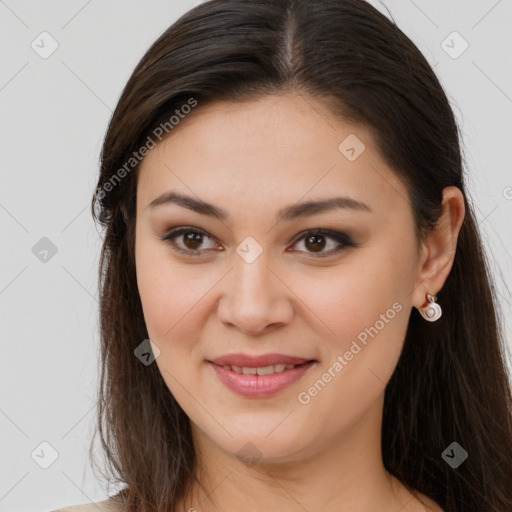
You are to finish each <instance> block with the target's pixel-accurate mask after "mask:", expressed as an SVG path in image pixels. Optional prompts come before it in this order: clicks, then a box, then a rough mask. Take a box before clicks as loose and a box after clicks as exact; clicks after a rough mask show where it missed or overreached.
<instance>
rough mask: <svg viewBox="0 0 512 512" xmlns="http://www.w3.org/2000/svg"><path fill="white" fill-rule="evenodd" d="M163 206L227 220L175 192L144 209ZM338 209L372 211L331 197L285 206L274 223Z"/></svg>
mask: <svg viewBox="0 0 512 512" xmlns="http://www.w3.org/2000/svg"><path fill="white" fill-rule="evenodd" d="M164 204H176V205H178V206H181V207H183V208H187V209H189V210H192V211H194V212H196V213H199V214H201V215H207V216H209V217H216V218H217V219H219V220H221V221H224V220H226V219H228V218H229V213H228V212H227V211H226V210H224V209H222V208H219V207H218V206H214V205H213V204H210V203H207V202H205V201H203V200H201V199H196V198H194V197H190V196H186V195H183V194H179V193H177V192H172V191H171V192H164V193H163V194H162V195H160V196H158V197H157V198H155V199H153V201H151V203H149V204H148V205H147V206H146V207H145V208H144V209H149V210H153V209H154V208H156V207H158V206H161V205H164ZM338 208H345V209H349V210H356V211H364V212H371V211H372V209H371V208H370V207H369V206H368V205H367V204H365V203H363V202H361V201H357V200H356V199H352V198H351V197H333V198H329V199H322V200H317V201H306V202H303V203H297V204H294V205H291V206H287V207H286V208H283V209H281V210H279V211H278V212H277V215H276V221H277V222H280V221H292V220H294V219H297V218H302V217H308V216H310V215H314V214H317V213H323V212H327V211H332V210H335V209H338Z"/></svg>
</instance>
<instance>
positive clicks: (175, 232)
mask: <svg viewBox="0 0 512 512" xmlns="http://www.w3.org/2000/svg"><path fill="white" fill-rule="evenodd" d="M186 233H194V234H199V235H203V236H205V237H207V238H212V237H211V236H210V235H208V233H206V232H205V231H203V230H202V229H199V228H192V227H186V226H184V227H180V228H175V229H172V230H171V231H169V232H168V233H167V234H165V235H164V236H163V237H162V238H161V240H162V241H163V242H165V243H167V244H168V245H169V246H171V248H172V249H173V250H174V251H177V252H181V253H183V254H187V255H190V256H193V257H198V256H200V255H201V252H202V251H193V250H190V249H182V248H180V247H177V246H176V245H175V243H174V239H175V238H178V237H179V236H181V235H184V234H186ZM300 235H301V236H300V237H299V238H296V239H295V241H294V242H293V245H295V244H297V243H298V242H300V241H301V240H303V239H307V238H308V237H311V236H318V235H321V236H324V237H326V238H332V239H333V240H335V241H336V242H338V243H339V244H340V245H342V246H343V247H338V248H337V249H334V250H331V251H328V252H325V253H314V252H309V254H312V255H315V254H316V255H317V257H319V258H326V257H328V256H332V255H333V254H337V253H338V252H340V251H342V250H343V249H345V248H347V247H358V244H356V243H355V242H353V241H352V239H351V238H350V237H349V236H348V235H346V234H345V233H341V232H339V231H331V230H329V229H310V230H308V231H304V232H302V233H300ZM299 252H308V251H299Z"/></svg>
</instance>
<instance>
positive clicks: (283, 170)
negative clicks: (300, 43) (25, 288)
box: [135, 95, 418, 461]
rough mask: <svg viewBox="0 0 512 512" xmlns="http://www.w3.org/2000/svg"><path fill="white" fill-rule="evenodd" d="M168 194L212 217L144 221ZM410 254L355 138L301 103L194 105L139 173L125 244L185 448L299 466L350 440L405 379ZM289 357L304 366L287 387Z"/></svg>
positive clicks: (399, 192) (399, 205)
mask: <svg viewBox="0 0 512 512" xmlns="http://www.w3.org/2000/svg"><path fill="white" fill-rule="evenodd" d="M363 144H364V146H363ZM166 193H174V194H176V195H182V196H187V197H190V198H191V199H192V200H193V201H195V202H201V201H202V202H205V203H208V204H210V205H213V206H214V207H215V208H214V209H212V208H208V207H203V208H202V209H197V211H195V210H194V209H191V208H192V204H193V203H192V202H188V203H186V204H185V203H184V202H182V203H181V204H178V202H177V201H168V202H165V201H164V200H162V199H161V200H160V201H158V203H159V204H156V205H151V203H152V202H153V201H154V200H155V199H157V198H161V197H162V195H163V194H166ZM175 197H177V196H175ZM335 198H344V199H340V200H339V201H338V202H337V203H336V204H334V205H331V208H330V209H327V208H322V207H320V206H317V207H313V206H312V205H311V204H310V205H309V206H310V207H309V208H308V207H303V206H300V205H304V204H306V203H316V202H319V203H322V202H324V201H328V200H331V199H335ZM197 204H198V203H196V206H197ZM187 205H188V207H187ZM290 208H292V209H291V210H289V211H288V212H287V214H286V215H283V212H285V211H286V210H288V209H290ZM217 210H218V211H217ZM213 211H216V213H218V216H216V215H213V214H212V212H213ZM280 214H281V215H280ZM416 247H417V246H416V238H415V235H414V226H413V216H412V210H411V206H410V203H409V201H408V195H407V191H406V188H405V186H404V185H403V183H402V182H401V181H400V180H399V179H398V178H397V177H396V176H395V175H394V174H393V172H392V171H391V169H389V168H388V167H387V166H386V164H385V163H384V161H383V160H382V158H381V156H380V155H379V153H378V152H377V148H376V146H375V143H374V141H373V140H372V137H371V135H370V133H369V132H368V131H366V130H365V129H364V128H362V127H359V126H354V125H349V124H346V123H344V122H342V121H341V120H339V119H336V118H333V117H331V115H330V114H329V112H328V110H326V108H324V107H323V106H322V105H320V104H319V103H316V102H315V101H314V100H313V99H311V98H309V99H308V101H306V100H305V99H304V98H302V97H301V96H296V95H286V96H271V97H266V98H264V99H262V100H258V101H254V102H249V103H243V104H242V103H239V104H234V103H224V102H217V103H212V104H209V105H205V106H202V107H201V105H199V106H198V107H197V109H196V110H195V111H194V112H192V113H191V114H189V117H188V118H185V119H184V121H182V122H181V124H180V125H179V126H178V127H176V128H175V129H174V131H173V132H171V135H170V136H169V137H168V138H167V139H164V140H163V141H162V142H161V143H159V144H158V145H157V146H156V147H155V148H154V149H152V150H151V151H150V152H149V154H148V155H147V156H146V158H145V159H144V161H143V162H142V166H141V169H140V176H139V182H138V189H137V221H136V243H135V253H136V268H137V282H138V290H139V293H140V297H141V301H142V306H143V311H144V318H145V322H146V325H147V330H148V333H149V337H150V339H151V340H152V342H153V343H154V345H155V346H156V347H158V349H159V351H160V353H159V355H158V357H157V359H156V361H155V363H156V364H157V365H158V369H159V370H160V372H161V375H162V377H163V379H164V380H165V382H166V384H167V386H168V388H169V390H170V391H171V392H172V394H173V395H174V397H175V398H176V400H177V401H178V403H179V404H180V406H181V407H182V408H183V410H184V411H185V412H186V414H187V415H188V417H189V418H190V420H191V425H192V428H193V432H194V433H195V436H196V437H197V438H201V439H203V440H204V441H205V442H207V443H210V444H212V445H215V446H216V447H218V448H220V449H221V450H222V451H223V452H224V453H226V454H230V455H233V456H236V455H238V456H241V455H248V456H252V455H254V456H255V457H256V456H257V457H258V458H261V460H262V461H265V460H272V461H287V460H290V461H291V460H294V459H298V458H299V457H304V456H311V455H313V454H314V453H318V452H320V451H321V450H325V449H328V448H329V447H330V446H333V443H336V442H338V441H339V440H341V439H343V437H344V435H345V434H346V435H348V433H349V432H351V431H353V430H354V427H356V426H357V425H358V423H359V422H361V420H362V418H363V417H365V415H367V414H368V412H369V411H371V410H373V409H374V408H375V406H376V404H381V403H382V402H381V400H382V397H383V392H384V389H385V385H386V383H387V382H388V380H389V378H390V377H391V374H392V372H393V370H394V368H395V366H396V363H397V361H398V357H399V355H400V351H401V348H402V345H403V340H404V336H405V332H406V327H407V322H408V318H409V315H410V311H411V307H412V304H413V297H412V292H413V290H414V288H415V287H416V285H417V283H416V277H417V272H416V269H417V265H418V258H417V250H416ZM230 354H231V355H232V354H243V355H246V356H262V355H263V356H264V355H268V354H274V355H275V354H278V355H279V356H276V358H274V359H272V358H271V359H268V360H265V359H263V360H260V361H250V360H245V361H244V360H237V359H230V358H229V357H228V360H227V363H229V362H230V361H232V363H231V364H229V365H226V368H223V367H222V366H223V365H224V364H225V363H226V360H224V361H219V360H218V358H221V357H222V356H226V355H230ZM290 357H296V358H300V359H301V360H304V361H306V362H307V361H312V362H310V363H305V364H301V365H298V363H300V361H299V360H296V361H297V363H296V364H297V365H296V366H294V367H293V368H290V367H288V368H287V367H285V370H284V371H282V372H279V371H278V370H282V368H283V365H284V364H286V363H285V362H284V361H286V360H288V361H291V359H290ZM213 360H216V361H217V362H218V363H219V365H216V364H214V363H212V361H213ZM279 361H281V365H280V366H279V365H277V366H273V365H272V364H268V363H272V362H276V364H278V362H279ZM235 363H238V364H235ZM244 363H245V364H244ZM288 364H292V363H288ZM240 366H242V367H245V369H241V368H240ZM257 366H259V367H260V368H259V369H257V370H254V367H257ZM269 366H271V368H270V369H269V368H268V367H269ZM262 367H266V368H262ZM286 368H287V369H286ZM269 371H272V372H275V373H274V374H273V375H265V374H266V373H268V372H269ZM239 372H242V375H240V373H239ZM254 372H256V375H254ZM247 443H250V444H247ZM244 450H246V452H247V454H245V453H244ZM251 450H252V452H253V453H249V452H251Z"/></svg>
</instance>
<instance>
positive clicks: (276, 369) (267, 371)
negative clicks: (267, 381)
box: [224, 364, 296, 375]
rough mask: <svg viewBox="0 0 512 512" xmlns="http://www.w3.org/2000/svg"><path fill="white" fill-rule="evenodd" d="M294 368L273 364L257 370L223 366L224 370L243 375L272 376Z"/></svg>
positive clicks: (293, 365) (288, 365)
mask: <svg viewBox="0 0 512 512" xmlns="http://www.w3.org/2000/svg"><path fill="white" fill-rule="evenodd" d="M295 366H296V365H295V364H274V365H270V366H262V367H258V368H249V367H245V366H235V365H224V369H225V370H231V371H233V372H235V373H239V374H244V375H272V374H273V373H280V372H283V371H284V370H291V369H292V368H295Z"/></svg>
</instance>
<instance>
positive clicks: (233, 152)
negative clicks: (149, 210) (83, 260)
mask: <svg viewBox="0 0 512 512" xmlns="http://www.w3.org/2000/svg"><path fill="white" fill-rule="evenodd" d="M168 190H176V191H181V192H183V193H186V194H188V195H197V196H198V197H200V198H202V199H205V200H209V201H210V202H213V203H216V204H219V205H222V204H223V203H224V204H233V205H234V204H235V203H236V202H237V199H238V202H239V203H240V206H241V207H242V208H243V207H244V205H245V206H246V207H249V206H250V205H255V204H258V205H260V206H262V205H266V206H267V207H268V208H271V209H272V210H276V211H277V210H278V209H279V208H280V207H281V206H282V203H286V204H288V203H289V202H290V201H291V202H296V201H299V200H301V199H303V200H307V199H318V198H322V197H324V198H325V197H332V196H333V195H335V194H334V193H335V192H336V193H337V195H344V196H352V197H354V198H355V199H358V200H360V201H364V202H367V203H372V208H374V209H375V210H377V211H378V210H387V211H389V210H391V209H396V208H397V207H399V206H400V205H399V204H398V201H397V198H401V199H402V201H405V202H407V192H406V189H405V186H404V185H403V184H402V182H401V181H400V180H399V179H398V178H397V177H396V175H395V174H394V173H393V172H392V170H391V169H390V168H389V167H388V166H387V165H386V164H385V162H384V160H383V159H382V158H381V156H380V154H379V152H378V150H377V147H376V145H375V142H374V140H373V137H372V135H371V132H370V131H369V130H368V129H366V128H365V127H363V126H359V125H354V124H349V123H347V122H344V121H343V120H341V119H339V118H335V117H333V115H332V114H331V113H330V112H329V109H328V107H327V106H326V105H325V104H322V103H319V102H317V101H315V100H314V99H312V98H309V97H308V98H306V97H303V96H300V95H298V94H288V95H282V96H267V97H265V98H262V99H259V100H255V101H251V102H245V103H233V102H220V101H218V102H214V103H210V104H207V105H203V106H201V104H200V103H199V105H198V106H197V107H196V108H195V109H194V111H193V112H192V113H191V114H189V115H188V116H186V117H185V119H183V120H182V121H180V124H179V125H178V126H177V127H175V128H174V129H173V131H172V132H171V133H170V135H169V136H168V137H167V138H166V139H164V140H163V141H162V142H160V143H159V144H157V146H156V147H155V148H154V149H152V150H151V151H150V152H149V154H148V155H147V156H146V157H145V158H144V160H143V161H142V163H141V168H140V175H139V182H138V190H137V195H138V205H139V207H140V209H143V208H144V207H145V206H147V204H148V203H149V202H151V201H152V200H153V199H154V198H155V197H156V196H157V195H159V194H161V193H162V192H165V191H168ZM402 206H403V205H402Z"/></svg>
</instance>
